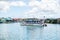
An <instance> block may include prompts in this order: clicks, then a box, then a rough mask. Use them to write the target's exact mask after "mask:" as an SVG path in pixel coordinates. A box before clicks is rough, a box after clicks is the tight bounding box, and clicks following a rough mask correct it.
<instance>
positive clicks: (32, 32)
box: [27, 26, 44, 40]
mask: <svg viewBox="0 0 60 40" xmlns="http://www.w3.org/2000/svg"><path fill="white" fill-rule="evenodd" d="M43 30H44V27H39V26H34V27H32V26H29V27H27V37H28V40H44V37H43Z"/></svg>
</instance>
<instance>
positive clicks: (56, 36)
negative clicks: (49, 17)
mask: <svg viewBox="0 0 60 40" xmlns="http://www.w3.org/2000/svg"><path fill="white" fill-rule="evenodd" d="M47 25H48V26H47V27H39V26H33V27H32V26H20V23H10V24H0V40H60V25H59V24H47Z"/></svg>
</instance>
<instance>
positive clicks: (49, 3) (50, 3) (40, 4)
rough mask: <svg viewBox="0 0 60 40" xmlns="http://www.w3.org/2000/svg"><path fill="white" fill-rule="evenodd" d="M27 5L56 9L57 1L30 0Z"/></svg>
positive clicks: (43, 8)
mask: <svg viewBox="0 0 60 40" xmlns="http://www.w3.org/2000/svg"><path fill="white" fill-rule="evenodd" d="M28 5H29V6H31V7H38V8H39V9H42V10H54V11H57V10H58V9H59V7H60V6H59V5H58V2H57V1H56V0H42V1H36V0H35V1H30V2H29V4H28Z"/></svg>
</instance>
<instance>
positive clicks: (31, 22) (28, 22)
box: [21, 18, 47, 26]
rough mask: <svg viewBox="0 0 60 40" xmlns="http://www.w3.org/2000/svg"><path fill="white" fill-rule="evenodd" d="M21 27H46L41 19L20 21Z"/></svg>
mask: <svg viewBox="0 0 60 40" xmlns="http://www.w3.org/2000/svg"><path fill="white" fill-rule="evenodd" d="M21 26H47V24H46V23H44V20H43V19H37V18H27V19H23V20H22V21H21Z"/></svg>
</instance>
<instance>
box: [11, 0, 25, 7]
mask: <svg viewBox="0 0 60 40" xmlns="http://www.w3.org/2000/svg"><path fill="white" fill-rule="evenodd" d="M10 5H11V6H26V3H24V2H23V1H16V2H15V1H14V2H11V4H10Z"/></svg>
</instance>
